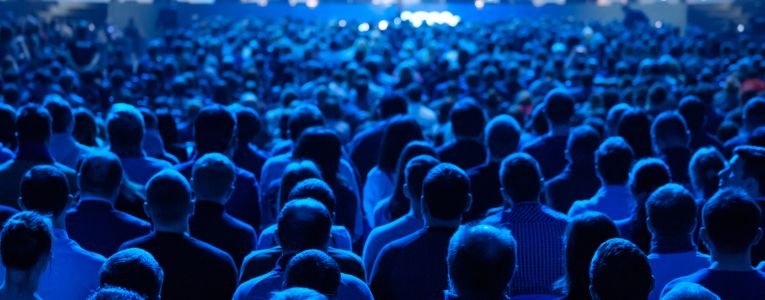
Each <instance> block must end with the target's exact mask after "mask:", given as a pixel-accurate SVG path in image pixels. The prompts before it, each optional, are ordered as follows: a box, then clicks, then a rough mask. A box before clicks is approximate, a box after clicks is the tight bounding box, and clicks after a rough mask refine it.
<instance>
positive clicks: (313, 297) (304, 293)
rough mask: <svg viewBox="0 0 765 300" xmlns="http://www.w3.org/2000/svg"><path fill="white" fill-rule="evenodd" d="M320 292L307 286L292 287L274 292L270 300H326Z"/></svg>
mask: <svg viewBox="0 0 765 300" xmlns="http://www.w3.org/2000/svg"><path fill="white" fill-rule="evenodd" d="M327 299H328V298H327V297H326V296H324V295H322V294H321V293H319V292H317V291H314V290H312V289H309V288H302V287H292V288H288V289H284V290H282V291H280V292H274V293H273V295H272V296H271V300H327Z"/></svg>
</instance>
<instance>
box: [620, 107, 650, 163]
mask: <svg viewBox="0 0 765 300" xmlns="http://www.w3.org/2000/svg"><path fill="white" fill-rule="evenodd" d="M617 131H618V133H619V136H621V137H622V138H624V140H625V141H627V143H629V144H630V147H632V151H633V152H635V157H636V158H638V159H640V158H645V157H650V156H652V155H653V147H652V145H651V117H650V116H649V115H648V113H646V112H645V111H643V110H640V109H637V108H633V109H629V110H627V111H625V112H624V114H622V117H621V118H620V119H619V127H618V130H617Z"/></svg>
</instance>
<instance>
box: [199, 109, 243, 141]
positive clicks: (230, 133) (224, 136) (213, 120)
mask: <svg viewBox="0 0 765 300" xmlns="http://www.w3.org/2000/svg"><path fill="white" fill-rule="evenodd" d="M235 133H236V116H234V114H233V113H231V112H230V111H229V110H228V109H226V107H224V106H222V105H219V104H215V105H210V106H207V107H205V108H203V109H202V110H201V111H200V112H199V114H198V115H197V117H196V119H194V142H195V143H196V147H197V151H199V152H200V153H210V152H219V153H226V152H227V150H229V149H230V146H232V144H233V141H234V134H235Z"/></svg>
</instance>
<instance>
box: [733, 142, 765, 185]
mask: <svg viewBox="0 0 765 300" xmlns="http://www.w3.org/2000/svg"><path fill="white" fill-rule="evenodd" d="M733 154H734V155H735V156H738V159H739V160H741V161H742V165H743V166H744V168H743V174H741V175H742V176H741V177H743V178H751V179H754V181H756V182H757V191H753V192H757V193H759V194H760V195H765V148H764V147H757V146H738V147H736V149H735V150H733Z"/></svg>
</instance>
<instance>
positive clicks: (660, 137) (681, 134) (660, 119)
mask: <svg viewBox="0 0 765 300" xmlns="http://www.w3.org/2000/svg"><path fill="white" fill-rule="evenodd" d="M651 138H652V140H653V143H654V145H657V146H658V145H659V144H660V143H666V142H684V143H685V144H686V145H688V142H689V141H690V136H689V135H688V126H687V125H686V124H685V120H683V117H682V116H681V115H680V114H678V113H676V112H670V111H665V112H663V113H660V114H659V115H658V116H657V117H656V118H655V119H654V120H653V124H652V125H651Z"/></svg>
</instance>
